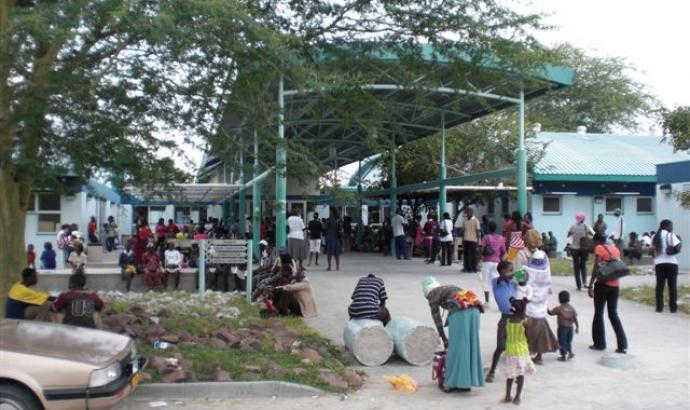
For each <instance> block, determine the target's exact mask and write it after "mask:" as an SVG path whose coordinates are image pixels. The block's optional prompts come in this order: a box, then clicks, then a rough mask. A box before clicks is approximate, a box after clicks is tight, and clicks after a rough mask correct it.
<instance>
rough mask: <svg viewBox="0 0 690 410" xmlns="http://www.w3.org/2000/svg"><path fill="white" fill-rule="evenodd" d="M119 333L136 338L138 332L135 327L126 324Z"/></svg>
mask: <svg viewBox="0 0 690 410" xmlns="http://www.w3.org/2000/svg"><path fill="white" fill-rule="evenodd" d="M120 333H122V334H125V335H127V336H129V337H131V338H134V339H136V338H137V337H138V336H139V332H138V331H137V329H136V328H135V327H133V326H129V325H126V326H125V327H124V328H122V330H121V331H120Z"/></svg>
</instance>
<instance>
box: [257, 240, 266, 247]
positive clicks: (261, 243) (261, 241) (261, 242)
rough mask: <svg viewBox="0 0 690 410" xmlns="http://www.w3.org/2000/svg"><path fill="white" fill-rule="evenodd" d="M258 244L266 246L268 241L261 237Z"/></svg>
mask: <svg viewBox="0 0 690 410" xmlns="http://www.w3.org/2000/svg"><path fill="white" fill-rule="evenodd" d="M259 245H263V246H268V241H267V240H265V239H262V240H260V241H259Z"/></svg>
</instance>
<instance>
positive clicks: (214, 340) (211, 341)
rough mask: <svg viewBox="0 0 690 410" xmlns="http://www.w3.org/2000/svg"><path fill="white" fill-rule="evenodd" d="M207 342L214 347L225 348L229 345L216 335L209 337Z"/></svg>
mask: <svg viewBox="0 0 690 410" xmlns="http://www.w3.org/2000/svg"><path fill="white" fill-rule="evenodd" d="M207 344H208V345H209V346H210V347H213V348H214V349H225V348H226V347H227V343H225V342H224V341H222V340H220V339H218V338H215V337H212V338H210V339H208V343H207Z"/></svg>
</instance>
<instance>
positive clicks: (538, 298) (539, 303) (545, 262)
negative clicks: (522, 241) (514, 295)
mask: <svg viewBox="0 0 690 410" xmlns="http://www.w3.org/2000/svg"><path fill="white" fill-rule="evenodd" d="M530 232H536V231H535V230H534V229H533V230H531V231H529V232H528V234H529V233H530ZM537 236H538V235H537ZM525 270H526V271H527V274H528V275H529V276H528V277H529V279H528V282H527V283H528V284H529V285H530V287H531V288H532V297H531V299H530V300H529V303H527V317H528V319H529V320H528V324H527V343H528V345H529V350H530V352H531V353H535V354H536V356H534V358H533V359H532V360H533V361H534V363H535V364H542V363H543V361H542V358H541V355H542V354H543V353H549V352H555V351H556V350H557V349H558V340H557V339H556V336H555V335H554V334H553V331H552V330H551V327H550V326H549V322H548V321H547V320H546V315H547V310H548V302H549V295H551V267H550V266H549V258H548V257H547V256H546V254H545V253H544V251H540V250H535V251H534V252H532V254H531V255H530V258H529V262H528V263H527V265H526V266H525Z"/></svg>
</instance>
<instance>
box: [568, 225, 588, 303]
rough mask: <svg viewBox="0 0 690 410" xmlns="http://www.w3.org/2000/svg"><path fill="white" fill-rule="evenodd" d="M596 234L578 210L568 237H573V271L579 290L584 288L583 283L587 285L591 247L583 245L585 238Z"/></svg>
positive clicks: (571, 253) (571, 247) (571, 249)
mask: <svg viewBox="0 0 690 410" xmlns="http://www.w3.org/2000/svg"><path fill="white" fill-rule="evenodd" d="M590 236H594V231H593V230H592V229H591V228H590V227H588V226H587V225H586V224H585V214H584V213H582V212H578V213H577V214H576V215H575V224H574V225H573V226H571V227H570V229H569V230H568V238H572V240H571V242H572V243H571V244H570V255H571V256H572V257H573V271H574V272H575V285H576V286H577V290H581V289H582V285H584V286H585V287H587V258H588V257H589V253H590V249H586V248H585V247H583V246H582V245H584V244H583V241H582V239H583V238H588V237H590Z"/></svg>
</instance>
